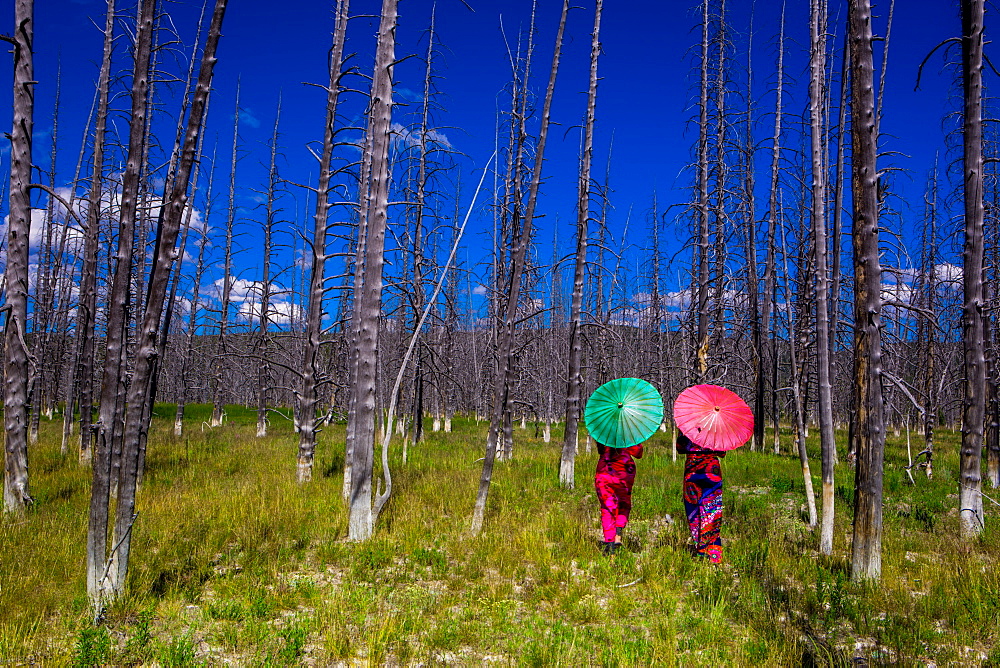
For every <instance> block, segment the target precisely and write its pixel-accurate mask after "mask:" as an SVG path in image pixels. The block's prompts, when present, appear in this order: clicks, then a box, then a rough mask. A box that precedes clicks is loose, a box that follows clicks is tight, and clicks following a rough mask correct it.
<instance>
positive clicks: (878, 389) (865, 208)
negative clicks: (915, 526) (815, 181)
mask: <svg viewBox="0 0 1000 668" xmlns="http://www.w3.org/2000/svg"><path fill="white" fill-rule="evenodd" d="M848 17H849V18H848V20H849V24H850V27H849V30H850V40H851V82H852V86H851V140H852V156H853V158H852V162H851V188H852V192H853V201H854V225H853V232H852V242H853V249H854V323H855V324H854V326H855V332H856V340H857V342H858V349H857V362H856V365H855V373H856V376H855V379H854V384H855V387H856V396H857V400H858V402H857V406H855V416H856V425H857V427H856V429H857V433H856V435H855V443H856V452H857V469H856V471H855V479H854V487H855V496H854V498H855V505H854V536H853V542H852V545H851V577H852V578H853V579H854V580H866V579H872V580H877V579H878V578H879V576H880V575H881V572H882V463H883V457H884V452H885V418H884V408H883V406H882V299H881V288H882V285H881V284H882V266H881V263H880V259H879V234H878V206H879V202H878V172H877V171H876V166H875V159H876V155H877V146H876V144H877V141H876V140H877V136H876V130H875V125H876V123H875V82H874V72H873V68H872V25H871V20H872V17H871V5H870V3H869V0H851V3H850V7H849V12H848Z"/></svg>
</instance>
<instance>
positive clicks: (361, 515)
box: [348, 0, 398, 540]
mask: <svg viewBox="0 0 1000 668" xmlns="http://www.w3.org/2000/svg"><path fill="white" fill-rule="evenodd" d="M397 4H398V0H383V1H382V17H381V21H380V23H379V31H378V44H377V46H376V51H375V71H374V75H373V77H372V92H371V103H370V105H369V110H368V129H367V131H366V134H367V139H366V141H365V151H366V153H367V155H365V156H364V157H363V160H365V161H366V162H367V163H368V164H369V165H371V167H370V170H369V173H370V176H371V181H370V187H369V188H368V189H367V193H366V197H365V201H364V206H365V208H366V209H367V215H366V216H365V220H366V223H367V225H368V230H367V231H366V233H365V258H364V275H363V278H362V284H361V286H360V291H358V288H355V296H354V304H355V307H354V317H355V318H357V319H358V326H357V331H358V339H357V342H356V346H357V351H356V353H355V355H356V359H357V367H358V368H357V383H356V384H355V386H354V393H355V397H354V406H355V411H354V414H353V418H354V420H355V426H354V445H353V448H354V449H353V452H352V455H353V463H352V466H351V476H352V477H351V498H350V520H349V524H348V535H349V536H350V538H351V540H366V539H368V538H370V537H371V534H372V529H373V524H374V516H373V513H372V464H373V460H374V449H375V372H376V366H377V363H378V355H377V343H378V335H379V324H380V323H379V319H380V317H381V308H382V269H383V266H384V263H385V257H384V247H385V230H386V223H387V217H388V209H389V139H390V136H389V135H390V133H391V132H392V70H393V63H394V61H395V49H396V6H397ZM386 429H391V426H386Z"/></svg>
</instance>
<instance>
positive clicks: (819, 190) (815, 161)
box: [809, 0, 837, 554]
mask: <svg viewBox="0 0 1000 668" xmlns="http://www.w3.org/2000/svg"><path fill="white" fill-rule="evenodd" d="M809 34H810V48H809V130H810V146H811V151H810V153H811V157H812V207H811V217H812V234H813V253H814V255H815V268H816V280H815V281H814V286H815V287H814V290H815V293H816V365H817V367H818V368H817V372H818V376H819V379H818V380H819V428H820V448H821V449H822V453H823V462H822V473H823V495H822V499H823V523H822V525H821V526H820V537H819V551H820V552H821V553H822V554H831V553H832V552H833V512H834V499H833V465H834V462H835V461H836V458H837V443H836V441H835V440H834V430H833V393H832V385H831V382H830V315H829V306H828V297H827V295H828V292H829V291H828V289H827V287H828V280H829V272H828V270H827V247H828V245H829V241H828V239H827V234H826V186H827V183H826V136H825V132H824V129H825V128H824V127H823V126H824V123H823V121H824V118H825V116H826V113H825V109H824V107H825V106H826V104H827V96H826V91H825V90H824V88H825V86H824V84H825V80H826V0H811V1H810V3H809ZM810 485H811V483H810Z"/></svg>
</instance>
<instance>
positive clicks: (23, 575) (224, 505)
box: [0, 406, 1000, 667]
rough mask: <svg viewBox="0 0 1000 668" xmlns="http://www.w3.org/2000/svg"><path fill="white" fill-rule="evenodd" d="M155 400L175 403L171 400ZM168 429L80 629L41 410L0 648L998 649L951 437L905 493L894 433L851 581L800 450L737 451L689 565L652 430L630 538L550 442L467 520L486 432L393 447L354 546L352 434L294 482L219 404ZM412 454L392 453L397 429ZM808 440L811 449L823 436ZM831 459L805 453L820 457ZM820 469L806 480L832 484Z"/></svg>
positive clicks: (874, 657) (525, 453)
mask: <svg viewBox="0 0 1000 668" xmlns="http://www.w3.org/2000/svg"><path fill="white" fill-rule="evenodd" d="M158 413H159V415H161V416H170V415H172V414H173V412H172V407H170V406H161V407H158ZM201 413H205V410H204V408H203V407H191V413H190V417H191V424H190V425H189V427H188V429H187V430H186V432H185V435H184V436H183V437H180V438H175V437H174V436H173V434H172V431H171V426H172V425H171V424H170V422H169V421H168V419H167V418H166V417H162V418H159V419H157V420H154V425H153V430H152V432H151V435H150V440H149V454H148V470H147V473H146V477H145V480H144V482H143V487H142V490H141V494H140V501H139V519H138V521H137V522H136V525H135V538H134V541H133V545H134V547H133V550H134V551H133V558H132V563H131V570H130V574H129V591H128V594H127V595H126V596H125V597H124V598H123V599H122V600H120V601H119V602H118V603H116V604H115V606H113V608H112V609H111V610H109V611H108V614H107V616H106V620H105V625H104V626H101V627H98V628H93V627H92V626H91V625H90V620H89V613H88V610H87V599H86V595H85V591H84V581H83V580H84V569H83V562H84V543H85V536H86V514H87V505H88V502H89V498H88V494H89V471H87V470H85V469H82V468H81V467H79V465H78V464H77V463H76V460H75V457H72V456H70V457H62V456H61V455H59V452H58V450H59V446H58V443H59V424H58V421H54V422H51V423H48V422H43V425H42V427H43V429H42V434H41V440H40V442H39V445H38V446H37V447H35V448H34V449H33V454H32V474H33V478H32V486H33V491H34V494H35V496H36V499H37V500H38V503H37V504H36V505H35V507H34V508H32V509H31V510H30V511H29V512H28V513H27V514H26V515H24V516H23V517H21V518H17V519H14V520H13V521H10V520H8V521H5V522H3V523H0V566H2V568H3V572H4V573H5V574H8V575H7V576H6V577H4V578H3V579H2V581H0V656H3V657H4V658H5V659H7V658H10V657H14V658H15V659H16V660H20V661H22V662H27V661H30V660H34V661H36V662H41V663H46V664H49V663H51V664H54V665H80V666H85V665H102V664H132V665H137V664H159V665H176V666H185V665H198V664H204V663H208V664H217V663H224V662H229V663H235V664H239V665H299V664H301V663H303V662H310V663H312V664H314V665H330V664H336V663H338V662H346V663H351V662H354V663H361V664H367V665H409V664H424V665H428V664H435V663H436V664H459V665H463V664H472V663H475V664H481V663H482V662H484V661H490V662H494V663H499V664H501V665H527V666H586V665H595V666H623V667H624V666H644V665H648V666H710V665H764V666H786V665H803V664H814V665H840V664H844V663H850V662H851V661H852V660H855V659H858V660H863V661H867V662H871V663H872V664H878V663H902V664H906V665H909V664H913V663H920V662H929V661H934V662H937V663H938V665H943V664H946V663H956V664H961V665H983V664H984V662H987V661H991V660H992V661H996V659H997V658H998V657H1000V650H998V649H997V642H998V641H997V638H998V631H997V626H996V614H997V610H1000V570H998V569H997V567H996V565H997V557H998V556H1000V536H998V532H997V530H996V526H995V523H991V524H990V525H989V526H988V527H987V531H986V532H985V533H984V535H983V536H982V537H981V538H980V539H979V540H977V541H976V542H975V543H973V544H971V545H967V546H962V545H959V544H958V543H957V542H956V540H955V536H956V535H957V531H958V520H957V515H956V513H955V510H954V508H955V504H956V497H955V484H954V482H953V481H952V480H951V476H952V475H953V472H954V471H956V470H957V458H956V449H957V437H956V436H955V435H952V434H947V433H941V434H940V437H939V441H938V448H937V453H938V454H937V457H938V459H937V461H936V463H935V472H936V477H935V478H934V479H933V480H927V479H926V477H919V475H918V478H917V484H916V485H915V486H914V485H911V484H909V481H908V479H907V478H906V476H905V474H904V472H903V471H902V470H901V467H902V465H903V464H904V463H905V462H904V458H905V446H904V443H905V440H903V438H904V437H901V438H900V439H895V440H890V443H889V444H888V447H887V456H886V476H885V489H886V501H885V509H884V514H885V534H884V543H883V549H884V560H883V579H882V582H881V583H880V584H878V585H858V584H854V583H852V582H851V581H850V572H849V539H850V529H851V527H850V515H849V513H850V504H851V503H852V501H853V494H852V486H853V470H852V469H851V468H850V467H849V466H848V465H846V464H843V463H842V464H840V465H839V466H838V470H837V487H838V494H837V503H838V513H839V514H838V517H837V524H836V534H835V535H836V542H835V553H834V555H832V556H831V557H822V556H821V555H819V554H818V553H817V551H816V549H815V546H816V542H817V539H816V536H815V535H814V534H813V532H812V531H810V530H809V529H808V527H806V526H805V525H804V523H803V520H802V517H803V512H804V497H803V484H802V480H801V474H800V472H799V471H800V469H799V465H798V461H797V459H796V458H793V457H790V456H774V455H772V454H764V453H757V452H749V451H746V450H741V451H736V452H733V453H732V454H730V455H729V456H728V457H726V459H725V460H724V462H723V467H724V471H725V480H726V486H727V492H726V515H727V516H726V526H725V529H724V532H723V536H724V541H725V544H726V561H727V563H726V564H725V565H724V566H723V567H721V568H718V567H713V566H712V565H710V564H707V563H703V562H700V561H695V560H694V559H693V558H692V557H691V555H690V553H689V551H688V549H687V541H688V536H687V528H686V525H685V523H684V519H683V506H682V503H681V499H680V489H681V485H680V477H681V471H682V467H683V461H682V460H679V461H677V462H674V461H673V459H672V457H671V455H670V451H669V441H668V439H667V435H665V434H659V433H658V434H657V435H656V436H654V438H653V439H652V440H651V442H650V443H649V444H648V448H647V452H648V454H647V456H646V457H645V458H644V459H643V460H642V461H641V462H640V464H639V474H638V479H637V483H636V488H635V511H634V513H633V521H632V523H631V524H630V526H629V528H628V529H627V531H626V533H625V549H624V550H623V551H621V552H619V554H618V555H616V556H615V557H614V558H612V559H608V558H606V557H604V556H602V555H601V554H600V553H599V552H598V550H597V541H598V540H599V526H598V522H597V507H596V500H595V496H594V491H593V487H592V470H593V466H594V458H595V457H596V454H595V453H591V454H590V455H587V454H586V453H584V452H583V451H582V449H581V452H580V454H579V457H578V460H577V462H578V469H577V477H576V479H577V488H576V489H575V490H573V491H566V490H562V489H560V488H559V487H558V484H557V472H558V457H559V448H560V447H561V446H560V444H559V442H558V438H553V441H552V442H551V443H549V444H544V443H542V441H541V439H540V438H539V439H536V438H534V437H533V433H534V432H533V430H532V429H530V428H529V429H528V430H525V431H521V430H517V431H516V433H515V438H516V445H515V457H514V460H513V461H511V462H503V463H498V466H497V468H496V471H495V475H494V484H493V488H492V489H491V493H490V503H489V510H488V512H487V524H486V528H485V530H484V531H483V533H482V534H481V535H480V536H478V537H475V538H473V537H470V536H469V534H468V522H469V518H470V515H471V510H472V503H473V498H474V495H475V490H476V486H477V484H478V477H479V468H480V466H481V464H480V463H479V462H477V460H478V459H479V458H480V457H481V456H482V453H481V450H482V447H483V444H484V442H485V434H486V428H487V425H486V424H485V423H480V424H479V425H476V423H475V422H474V421H472V420H464V419H456V422H455V431H453V432H452V433H449V434H444V433H432V432H429V431H428V432H427V437H426V439H425V441H424V442H422V443H420V444H418V445H416V446H411V448H410V452H409V461H408V463H407V464H406V465H405V466H404V465H402V463H401V460H400V457H401V453H400V451H399V450H398V449H397V450H396V451H394V453H393V455H394V456H393V462H392V465H393V467H394V469H393V475H394V484H395V496H394V498H393V499H392V501H391V502H390V503H389V505H388V506H387V508H386V510H385V512H384V514H383V517H382V518H381V520H380V523H379V526H378V528H377V530H376V533H375V536H374V537H373V538H372V539H371V540H369V541H367V542H365V543H361V544H354V543H350V542H348V541H347V540H346V529H347V524H346V509H345V507H344V505H343V503H342V501H341V498H340V493H341V467H342V462H343V453H342V448H343V431H344V430H343V426H342V425H339V426H336V425H335V426H332V427H331V428H328V429H327V430H326V431H324V432H323V433H322V434H321V436H320V445H319V449H318V453H317V465H318V466H317V468H318V473H317V475H316V476H315V479H314V481H313V482H312V483H310V484H309V485H307V486H305V487H299V486H298V485H296V484H295V482H294V472H295V449H296V438H295V436H294V434H291V433H287V432H280V430H278V429H272V435H271V436H268V437H267V438H264V439H257V438H256V437H255V436H254V432H255V415H254V414H253V412H252V411H246V410H243V409H240V408H237V407H230V409H229V411H228V415H229V421H228V422H227V423H226V424H225V425H224V426H223V427H221V428H218V429H214V430H210V429H205V430H202V429H201V428H200V427H199V425H200V421H199V415H201ZM396 447H397V448H398V447H399V446H398V444H396ZM809 448H810V450H811V452H812V453H813V454H814V455H818V445H817V443H816V438H815V435H813V437H812V438H811V439H810V440H809ZM818 468H819V467H818V466H816V467H815V469H817V470H818ZM818 483H819V481H818V476H817V479H816V480H815V484H816V485H817V487H818Z"/></svg>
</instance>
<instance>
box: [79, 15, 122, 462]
mask: <svg viewBox="0 0 1000 668" xmlns="http://www.w3.org/2000/svg"><path fill="white" fill-rule="evenodd" d="M114 28H115V0H108V12H107V18H106V19H105V24H104V55H103V57H102V59H101V73H100V76H99V77H98V81H97V86H98V103H97V120H96V124H95V126H94V156H93V160H92V163H93V167H92V169H91V176H90V192H89V194H88V203H87V219H86V223H85V227H84V230H83V236H84V242H83V270H82V272H81V274H80V303H79V306H78V308H77V320H76V338H77V351H76V360H77V361H76V383H77V391H78V396H79V402H80V461H81V462H84V463H90V461H91V457H92V456H93V451H92V449H91V442H92V440H93V439H92V434H91V422H92V420H93V415H94V325H95V323H96V320H97V245H98V232H99V229H100V224H101V202H102V200H103V192H104V191H103V187H102V186H103V177H104V134H105V130H106V129H107V124H108V118H107V117H108V96H109V88H110V80H111V54H112V50H113V46H114Z"/></svg>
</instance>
